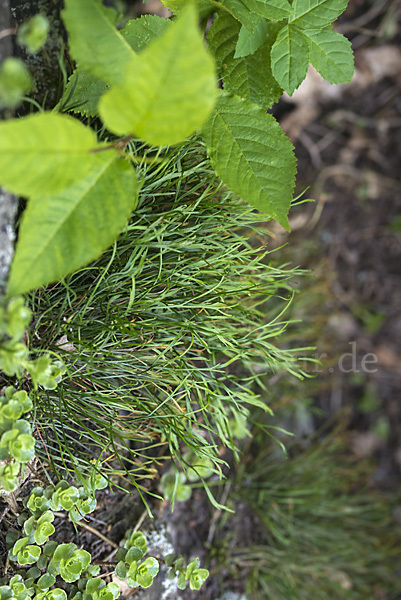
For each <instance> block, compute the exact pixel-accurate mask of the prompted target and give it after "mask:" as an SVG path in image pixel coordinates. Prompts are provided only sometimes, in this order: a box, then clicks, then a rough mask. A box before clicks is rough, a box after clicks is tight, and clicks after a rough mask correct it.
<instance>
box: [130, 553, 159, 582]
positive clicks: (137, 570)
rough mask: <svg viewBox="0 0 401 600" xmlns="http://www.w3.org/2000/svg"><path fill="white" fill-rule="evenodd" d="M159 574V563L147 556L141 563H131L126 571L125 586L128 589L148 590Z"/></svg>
mask: <svg viewBox="0 0 401 600" xmlns="http://www.w3.org/2000/svg"><path fill="white" fill-rule="evenodd" d="M158 572H159V563H158V562H157V560H156V559H155V558H153V556H148V558H145V560H144V561H143V562H141V563H138V562H137V561H133V562H132V563H131V565H130V568H129V569H128V577H127V584H128V585H129V587H132V588H135V587H143V588H148V587H150V586H151V585H152V583H153V579H154V578H155V577H156V575H157V574H158Z"/></svg>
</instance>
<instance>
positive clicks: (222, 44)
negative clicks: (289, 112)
mask: <svg viewBox="0 0 401 600" xmlns="http://www.w3.org/2000/svg"><path fill="white" fill-rule="evenodd" d="M278 27H279V26H277V25H275V24H271V23H270V24H269V25H268V26H267V34H266V40H265V42H264V43H263V45H262V46H261V47H260V48H259V49H258V50H257V51H256V52H255V53H254V54H252V55H250V56H245V57H243V58H238V59H236V58H234V52H235V47H236V43H237V37H238V34H239V31H240V24H239V23H238V22H237V21H236V20H235V19H234V18H233V17H231V16H230V15H229V14H227V13H222V14H220V15H218V16H217V17H216V18H215V20H214V22H213V24H212V26H211V28H210V30H209V33H208V42H209V47H210V49H211V51H212V52H213V54H214V56H215V59H216V63H217V69H218V72H219V75H220V76H221V77H222V79H223V86H224V89H225V90H226V91H228V92H233V93H235V94H236V95H237V96H241V97H242V98H246V99H248V100H251V101H252V102H254V103H255V104H258V105H259V106H261V107H263V108H266V109H267V108H271V107H272V106H273V104H274V103H275V102H277V101H278V99H279V98H280V96H281V94H282V92H283V90H282V89H281V87H280V86H279V85H278V83H277V81H276V80H275V79H274V77H273V74H272V72H271V68H270V49H271V46H272V44H273V41H274V40H275V38H276V35H277V29H278Z"/></svg>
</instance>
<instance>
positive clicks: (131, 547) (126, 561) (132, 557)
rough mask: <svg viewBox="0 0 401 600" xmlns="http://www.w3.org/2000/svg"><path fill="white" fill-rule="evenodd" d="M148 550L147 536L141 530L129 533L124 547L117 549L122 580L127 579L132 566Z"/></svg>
mask: <svg viewBox="0 0 401 600" xmlns="http://www.w3.org/2000/svg"><path fill="white" fill-rule="evenodd" d="M147 551H148V546H147V543H146V537H145V536H144V535H143V533H142V532H141V531H134V532H132V533H131V534H130V535H128V538H127V540H126V541H125V543H124V547H123V548H119V549H118V550H117V554H116V558H117V560H118V563H117V566H116V575H117V577H118V578H119V579H122V580H124V579H126V578H127V577H128V573H129V570H130V568H131V566H132V565H133V564H134V563H135V564H137V563H138V561H139V560H141V559H142V558H143V557H144V555H145V554H146V552H147Z"/></svg>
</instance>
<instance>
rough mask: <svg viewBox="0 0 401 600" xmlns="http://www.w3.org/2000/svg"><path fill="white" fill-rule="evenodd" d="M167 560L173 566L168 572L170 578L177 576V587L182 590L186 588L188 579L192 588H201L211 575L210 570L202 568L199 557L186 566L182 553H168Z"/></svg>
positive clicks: (168, 564) (169, 565)
mask: <svg viewBox="0 0 401 600" xmlns="http://www.w3.org/2000/svg"><path fill="white" fill-rule="evenodd" d="M165 562H166V566H167V567H171V568H170V571H169V572H168V573H167V577H168V579H174V578H175V577H177V587H178V589H180V590H185V589H186V587H187V581H188V579H189V587H190V589H191V590H200V588H201V587H202V585H203V584H204V583H205V581H206V579H207V578H208V577H209V571H208V570H207V569H201V568H200V562H199V558H197V557H196V558H194V559H192V560H191V561H190V562H189V563H188V565H187V566H186V567H185V561H184V559H183V557H182V556H181V555H180V556H176V555H175V554H168V555H167V556H166V557H165Z"/></svg>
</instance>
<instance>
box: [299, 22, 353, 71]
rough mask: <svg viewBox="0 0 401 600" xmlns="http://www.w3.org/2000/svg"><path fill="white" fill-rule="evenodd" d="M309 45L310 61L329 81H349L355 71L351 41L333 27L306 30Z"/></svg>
mask: <svg viewBox="0 0 401 600" xmlns="http://www.w3.org/2000/svg"><path fill="white" fill-rule="evenodd" d="M303 33H304V35H305V37H306V38H307V42H308V45H309V53H310V54H309V55H310V61H311V63H312V64H313V66H314V67H315V69H316V70H317V71H319V73H320V74H321V76H322V77H324V78H325V79H326V80H327V81H328V82H329V83H347V82H348V81H351V79H352V75H353V73H354V58H353V54H352V49H351V42H349V41H348V40H347V38H346V37H344V36H343V35H341V34H340V33H337V32H336V31H333V29H332V27H331V26H329V27H326V28H325V29H322V30H316V29H314V30H311V29H309V30H308V29H307V30H304V32H303Z"/></svg>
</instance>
